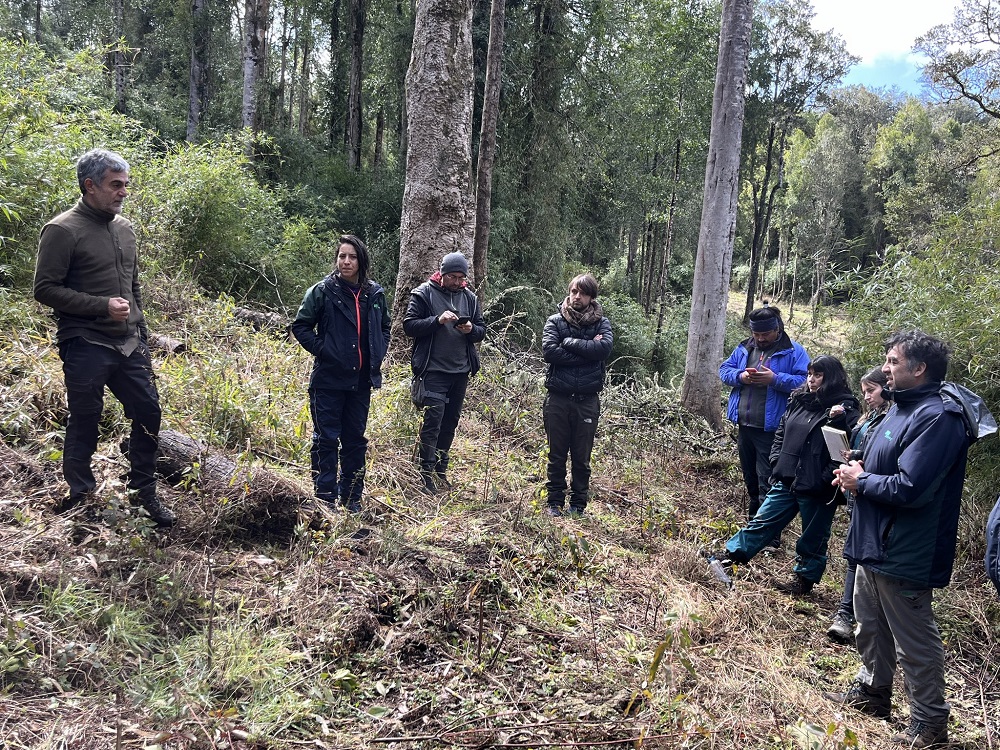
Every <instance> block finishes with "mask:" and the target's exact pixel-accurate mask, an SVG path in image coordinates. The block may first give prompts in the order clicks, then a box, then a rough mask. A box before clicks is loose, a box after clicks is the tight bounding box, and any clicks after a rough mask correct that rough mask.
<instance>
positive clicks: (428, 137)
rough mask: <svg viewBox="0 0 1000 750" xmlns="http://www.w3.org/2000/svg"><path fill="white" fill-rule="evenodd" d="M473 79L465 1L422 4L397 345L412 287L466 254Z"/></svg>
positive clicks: (470, 226) (409, 95) (470, 223)
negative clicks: (448, 258)
mask: <svg viewBox="0 0 1000 750" xmlns="http://www.w3.org/2000/svg"><path fill="white" fill-rule="evenodd" d="M473 80H474V77H473V67H472V2H471V0H427V1H426V2H421V3H420V4H419V5H418V6H417V18H416V27H415V29H414V34H413V53H412V56H411V58H410V69H409V71H408V72H407V75H406V109H407V112H408V113H409V127H408V128H407V140H408V147H407V150H406V185H405V188H404V190H403V213H402V220H401V225H400V249H399V274H398V275H397V277H396V298H395V302H394V307H393V313H394V314H393V337H392V339H393V342H396V346H398V347H403V346H405V345H406V343H405V342H406V337H405V336H404V335H403V334H402V322H403V315H404V314H405V312H406V306H407V304H408V302H409V296H410V290H411V289H413V288H414V287H415V286H416V285H417V284H419V283H421V282H422V281H423V280H424V279H426V278H427V276H428V275H429V274H430V273H431V272H432V271H434V270H435V269H436V268H437V266H438V262H439V261H440V259H441V257H442V256H444V255H445V254H447V253H451V252H461V253H463V254H465V256H466V258H471V257H472V241H473V234H474V231H475V226H474V224H475V200H474V198H473V195H472V149H471V143H472V82H473ZM470 272H471V273H470V276H472V278H470V281H471V282H472V283H473V284H474V283H475V277H474V273H475V271H474V269H471V268H470Z"/></svg>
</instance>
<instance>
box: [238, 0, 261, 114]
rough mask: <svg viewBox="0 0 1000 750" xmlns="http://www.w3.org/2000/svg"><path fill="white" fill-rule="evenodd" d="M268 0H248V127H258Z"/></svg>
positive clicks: (245, 92) (245, 99)
mask: <svg viewBox="0 0 1000 750" xmlns="http://www.w3.org/2000/svg"><path fill="white" fill-rule="evenodd" d="M267 15H268V6H267V0H246V20H245V24H246V29H245V33H244V37H243V109H242V117H241V120H240V121H241V123H242V125H243V127H244V128H250V129H251V130H255V129H256V128H257V124H258V123H257V110H258V107H259V104H260V81H261V80H262V79H263V71H264V52H265V43H266V41H267Z"/></svg>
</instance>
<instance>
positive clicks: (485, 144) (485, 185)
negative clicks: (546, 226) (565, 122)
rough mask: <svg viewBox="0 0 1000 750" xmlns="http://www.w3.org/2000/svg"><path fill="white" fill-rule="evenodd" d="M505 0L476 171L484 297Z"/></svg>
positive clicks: (494, 32) (477, 260)
mask: <svg viewBox="0 0 1000 750" xmlns="http://www.w3.org/2000/svg"><path fill="white" fill-rule="evenodd" d="M505 17H506V2H505V0H492V2H491V4H490V43H489V47H488V49H487V52H486V83H485V84H484V85H483V118H482V124H481V126H480V129H479V164H478V168H477V171H476V234H475V238H474V241H473V243H472V268H473V271H474V273H475V276H476V281H477V283H478V286H477V288H476V291H477V293H478V294H479V298H480V299H481V300H482V299H484V297H485V294H486V268H487V259H488V251H489V244H490V218H491V216H492V199H493V161H494V159H495V158H496V150H497V122H498V121H499V119H500V84H501V72H502V70H503V39H504V33H503V32H504V18H505Z"/></svg>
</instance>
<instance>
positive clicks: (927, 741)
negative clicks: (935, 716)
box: [892, 719, 948, 750]
mask: <svg viewBox="0 0 1000 750" xmlns="http://www.w3.org/2000/svg"><path fill="white" fill-rule="evenodd" d="M892 741H893V742H894V743H896V744H897V745H902V746H903V747H909V748H914V749H915V750H916V748H925V747H945V746H947V744H948V725H947V724H928V723H927V722H924V721H917V720H916V719H910V726H908V727H907V728H906V731H905V732H900V733H899V734H896V735H893V737H892Z"/></svg>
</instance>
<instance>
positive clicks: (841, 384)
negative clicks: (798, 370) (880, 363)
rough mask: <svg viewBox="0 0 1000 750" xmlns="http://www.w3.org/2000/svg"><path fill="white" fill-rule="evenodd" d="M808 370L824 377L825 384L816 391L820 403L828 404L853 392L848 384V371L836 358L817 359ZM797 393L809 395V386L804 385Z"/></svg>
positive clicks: (823, 357)
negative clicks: (844, 394)
mask: <svg viewBox="0 0 1000 750" xmlns="http://www.w3.org/2000/svg"><path fill="white" fill-rule="evenodd" d="M808 370H809V372H818V373H820V374H821V375H822V376H823V383H822V384H821V385H820V387H819V390H818V391H816V397H817V398H818V399H819V401H820V403H826V401H827V399H831V398H837V397H838V396H840V395H841V394H843V393H850V392H851V387H850V386H849V385H848V382H847V370H845V369H844V365H843V364H841V362H840V360H839V359H837V358H836V357H831V356H830V355H829V354H824V355H823V356H821V357H816V359H814V360H813V361H812V362H810V363H809V368H808ZM795 392H796V393H808V392H809V384H808V383H803V384H802V386H801V387H800V388H797V389H796V390H795Z"/></svg>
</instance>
